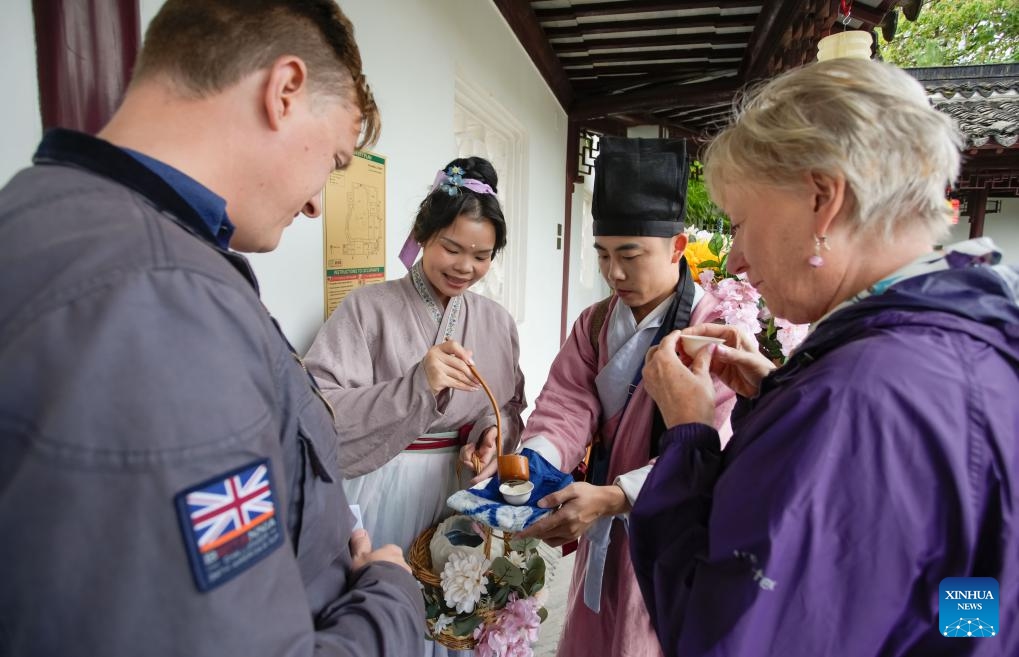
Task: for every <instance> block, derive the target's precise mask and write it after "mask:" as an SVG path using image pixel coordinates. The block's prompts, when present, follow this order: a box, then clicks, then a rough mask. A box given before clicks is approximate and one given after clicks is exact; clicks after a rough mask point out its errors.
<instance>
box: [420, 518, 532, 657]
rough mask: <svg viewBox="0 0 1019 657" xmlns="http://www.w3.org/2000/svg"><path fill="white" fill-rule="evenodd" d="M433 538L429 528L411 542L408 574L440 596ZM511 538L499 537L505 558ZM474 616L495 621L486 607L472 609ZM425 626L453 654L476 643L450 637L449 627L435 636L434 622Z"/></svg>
mask: <svg viewBox="0 0 1019 657" xmlns="http://www.w3.org/2000/svg"><path fill="white" fill-rule="evenodd" d="M485 530H486V531H485V558H488V557H489V555H490V554H491V550H492V536H493V532H492V530H491V529H489V528H487V527H486V528H485ZM434 535H435V527H429V528H428V529H426V530H425V531H423V532H421V534H420V535H418V537H417V538H415V539H414V542H413V543H411V544H410V549H409V550H408V551H407V563H408V564H409V565H410V569H411V572H413V573H414V577H416V578H417V580H418V581H419V582H421V583H422V584H424V585H425V586H427V587H431V588H434V589H439V592H440V594H441V592H442V579H441V578H440V577H439V576H438V575H436V574H435V573H434V572H432V551H431V543H432V536H434ZM512 538H513V534H512V532H503V533H502V540H503V541H504V542H505V547H506V554H508V553H509V543H510V540H512ZM474 613H476V614H477V615H479V616H481V618H482V622H484V623H486V624H487V623H491V622H492V621H494V620H495V617H496V610H494V609H490V608H488V607H478V608H477V609H475V612H474ZM426 624H427V625H428V634H429V635H431V637H432V639H434V640H435V641H438V642H439V643H441V644H442V645H444V646H446V647H447V648H450V649H452V650H473V649H474V647H475V646H476V645H477V643H478V642H477V640H476V639H475V638H474V637H473V636H462V635H459V634H453V631H452V629H451V627H444V628H443V629H442V631H441V632H439V633H438V634H436V633H435V632H434V631H433V627H434V625H435V621H434V620H432V619H428V620H426Z"/></svg>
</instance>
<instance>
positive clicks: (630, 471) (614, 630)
mask: <svg viewBox="0 0 1019 657" xmlns="http://www.w3.org/2000/svg"><path fill="white" fill-rule="evenodd" d="M668 304H669V300H666V301H665V302H663V303H662V305H661V306H659V308H658V309H656V310H655V311H653V312H652V313H651V314H650V315H649V316H648V317H647V318H645V320H643V321H642V322H641V324H639V325H634V319H633V315H632V313H631V312H630V310H629V308H627V307H626V306H624V305H622V304H619V303H618V297H613V299H612V301H611V302H610V304H609V307H608V314H607V316H606V321H605V323H604V325H603V326H602V329H601V332H600V335H599V336H598V344H599V348H598V350H597V352H595V349H594V347H593V346H592V344H591V338H590V330H591V324H592V315H593V312H594V308H595V306H591V307H589V308H587V309H586V310H584V312H583V313H581V315H580V317H579V318H578V319H577V322H576V323H575V324H574V327H573V330H572V332H571V333H570V335H569V337H568V338H567V340H566V343H565V344H563V346H562V348H561V349H560V351H559V354H558V355H557V356H556V359H555V361H554V362H553V364H552V368H551V371H550V372H549V377H548V380H547V381H546V383H545V386H544V387H543V388H542V391H541V394H540V395H539V396H538V399H537V402H536V404H535V410H534V412H533V413H532V414H531V416H530V418H528V421H527V427H526V429H525V430H524V433H523V435H522V440H523V441H524V446H526V447H530V448H532V449H535V450H536V451H538V452H539V453H541V454H542V455H543V456H545V457H546V458H547V459H548V460H549V461H550V462H552V463H553V464H554V465H556V466H558V467H559V468H560V469H561V470H562V471H563V472H569V471H571V470H573V469H574V468H575V467H576V466H577V465H578V464H579V463H580V462H581V461H582V460H583V458H584V455H585V453H586V451H587V447H588V445H589V444H590V442H591V440H592V436H594V435H595V433H596V432H598V433H600V435H601V436H602V438H603V439H604V440H605V441H606V442H609V441H613V437H615V441H614V442H613V444H611V457H610V459H609V470H608V478H607V482H608V483H612V482H613V481H615V482H616V483H617V484H618V485H619V486H620V487H621V488H623V490H624V492H625V493H626V496H627V499H628V500H629V502H630V504H631V505H632V504H633V502H634V500H635V499H636V497H637V494H638V493H639V492H640V488H641V486H642V485H643V482H644V479H645V478H646V477H647V475H648V473H649V472H650V470H651V468H652V465H651V463H650V458H649V454H650V449H651V438H652V436H651V431H652V424H653V417H654V401H653V400H652V399H651V397H650V395H648V394H647V392H645V390H644V384H643V382H641V383H640V384H638V386H637V388H636V389H635V391H634V393H633V396H632V398H631V399H630V401H629V404H628V405H626V406H625V407H623V408H619V407H620V406H621V400H620V397H619V391H620V390H622V391H625V389H626V387H627V386H628V385H629V384H630V382H631V381H632V377H633V375H634V373H635V372H636V371H637V369H639V368H640V367H641V366H642V365H643V361H644V355H645V353H646V351H647V348H648V346H649V345H650V342H651V338H652V337H653V335H654V333H655V332H656V331H657V328H658V327H659V326H660V325H661V322H662V315H664V311H665V310H666V307H667V306H668ZM717 305H718V299H717V298H716V297H714V296H712V295H711V293H709V292H704V291H703V290H701V289H699V288H698V289H697V293H696V296H695V301H694V306H693V310H692V313H691V317H690V324H691V325H693V324H698V323H703V322H704V321H705V318H706V317H708V315H709V314H710V313H711V311H712V310H714V309H715V307H716V306H717ZM623 313H625V315H624V314H623ZM627 321H628V322H629V325H627V324H626V323H625V322H627ZM656 321H657V323H656ZM613 334H615V335H614V336H613ZM614 359H616V362H613V360H614ZM620 361H621V362H620ZM715 399H716V407H715V427H716V428H718V429H720V431H721V433H722V434H723V435H727V434H731V429H730V427H729V421H728V418H729V413H730V412H731V410H732V407H733V405H734V404H735V401H736V398H735V393H733V392H732V391H731V390H730V389H729V388H727V387H726V386H724V385H723V384H721V383H720V382H717V381H716V383H715ZM606 416H607V417H606ZM625 520H626V518H625V517H617V518H611V517H610V518H601V519H599V521H597V522H596V523H595V524H594V525H592V527H591V528H590V529H589V530H588V532H587V533H586V534H585V535H584V536H582V537H581V538H580V545H579V547H578V550H577V556H576V562H575V565H574V569H573V580H572V582H571V584H570V592H569V599H568V606H567V612H566V614H567V617H566V621H565V623H564V625H563V636H562V639H561V640H560V642H559V651H558V655H559V657H564V656H566V657H572V656H574V655H575V656H577V657H587V656H588V655H613V657H657V656H658V655H660V654H661V648H660V647H659V645H658V640H657V638H656V637H655V633H654V630H653V628H652V626H651V621H650V619H649V617H648V612H647V608H646V607H645V605H644V600H643V599H642V598H641V594H640V590H639V588H638V586H637V580H636V578H635V576H634V572H633V567H632V566H631V564H630V555H629V547H628V539H627V535H626V527H625ZM589 558H590V559H592V560H593V561H600V560H601V559H604V568H603V569H602V568H593V569H592V570H596V571H597V574H596V573H592V574H590V575H588V576H587V577H585V575H586V574H587V569H588V561H589ZM598 575H600V580H599V577H598ZM585 589H586V593H585ZM585 600H586V602H585ZM592 607H596V608H598V610H597V611H595V610H594V609H593V608H592Z"/></svg>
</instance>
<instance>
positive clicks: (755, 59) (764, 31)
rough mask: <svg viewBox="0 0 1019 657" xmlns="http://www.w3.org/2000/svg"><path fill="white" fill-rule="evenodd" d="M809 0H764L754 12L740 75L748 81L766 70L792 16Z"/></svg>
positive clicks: (798, 14)
mask: <svg viewBox="0 0 1019 657" xmlns="http://www.w3.org/2000/svg"><path fill="white" fill-rule="evenodd" d="M826 1H827V0H826ZM807 5H808V0H786V1H785V2H769V3H766V4H765V5H764V6H763V7H762V9H761V13H760V14H758V15H757V24H756V25H755V26H754V31H753V34H752V36H751V40H750V43H749V44H748V46H747V50H746V55H745V57H744V58H743V64H742V65H741V66H740V73H739V77H740V79H741V80H743V81H745V82H750V81H752V80H756V79H757V78H759V77H761V76H762V75H763V74H764V73H765V72H766V70H767V66H768V62H769V61H770V60H771V57H772V55H774V54H775V52H776V50H777V49H778V47H779V45H780V44H781V42H782V37H783V36H784V35H785V33H786V31H787V30H788V29H789V26H790V25H791V24H792V21H793V19H795V18H797V17H798V16H800V15H801V14H802V13H803V12H804V11H805V10H806V9H807Z"/></svg>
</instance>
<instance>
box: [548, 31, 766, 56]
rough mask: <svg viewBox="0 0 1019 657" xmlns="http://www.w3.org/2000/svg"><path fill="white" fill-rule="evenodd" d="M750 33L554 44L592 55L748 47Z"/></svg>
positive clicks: (559, 48) (562, 50)
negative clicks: (703, 46)
mask: <svg viewBox="0 0 1019 657" xmlns="http://www.w3.org/2000/svg"><path fill="white" fill-rule="evenodd" d="M749 36H750V34H749V33H740V32H736V33H733V34H715V33H714V32H694V33H691V34H662V35H658V36H634V37H609V38H606V39H587V38H585V39H584V40H583V41H576V42H558V43H553V44H552V48H554V49H555V51H556V52H557V53H559V54H560V55H562V54H563V53H571V52H583V53H592V54H593V51H596V50H609V49H612V48H655V47H661V48H668V47H670V46H686V45H696V44H702V43H710V44H711V45H712V46H718V45H733V44H740V45H743V46H746V43H747V40H748V38H749Z"/></svg>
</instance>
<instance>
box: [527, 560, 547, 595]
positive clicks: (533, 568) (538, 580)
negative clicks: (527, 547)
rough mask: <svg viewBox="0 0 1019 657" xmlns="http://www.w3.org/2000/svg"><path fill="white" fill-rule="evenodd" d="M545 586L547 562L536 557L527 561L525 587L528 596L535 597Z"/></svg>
mask: <svg viewBox="0 0 1019 657" xmlns="http://www.w3.org/2000/svg"><path fill="white" fill-rule="evenodd" d="M544 586H545V560H544V559H542V558H541V557H539V556H538V555H534V556H533V557H531V558H530V559H528V560H527V567H526V568H525V570H524V581H523V587H524V591H525V592H526V593H527V595H534V594H535V593H537V592H538V591H540V590H541V589H542V588H543V587H544Z"/></svg>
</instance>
